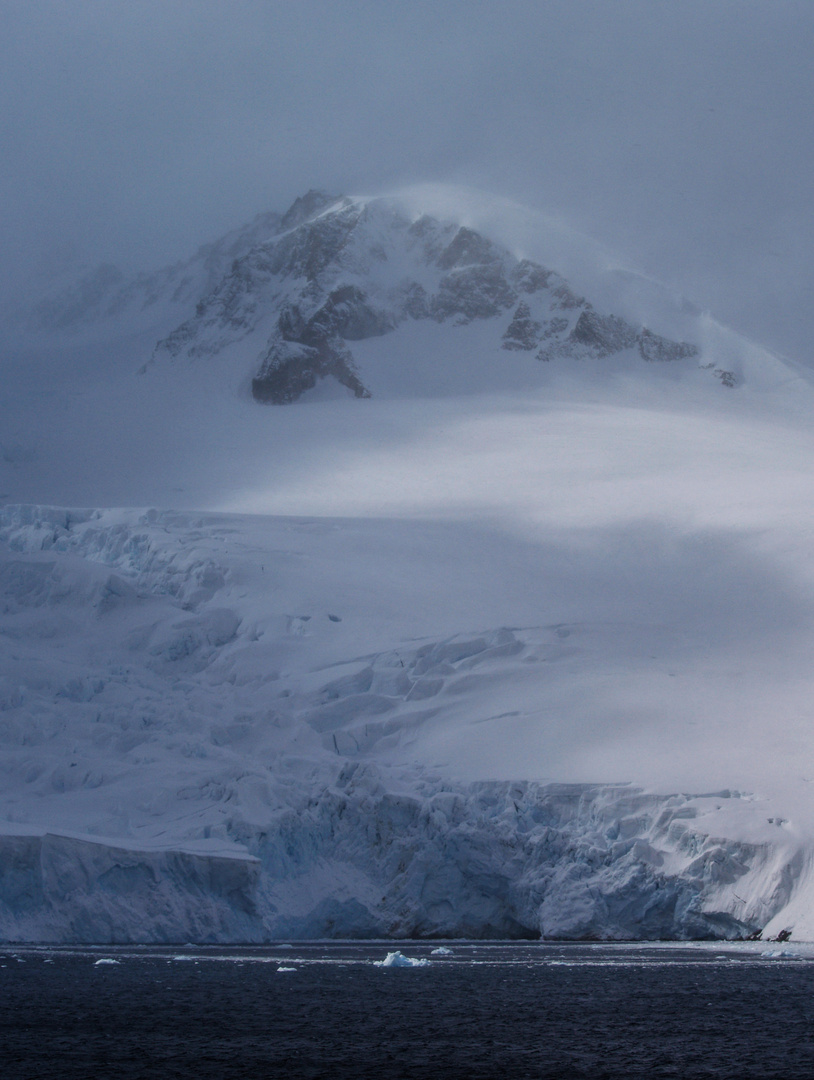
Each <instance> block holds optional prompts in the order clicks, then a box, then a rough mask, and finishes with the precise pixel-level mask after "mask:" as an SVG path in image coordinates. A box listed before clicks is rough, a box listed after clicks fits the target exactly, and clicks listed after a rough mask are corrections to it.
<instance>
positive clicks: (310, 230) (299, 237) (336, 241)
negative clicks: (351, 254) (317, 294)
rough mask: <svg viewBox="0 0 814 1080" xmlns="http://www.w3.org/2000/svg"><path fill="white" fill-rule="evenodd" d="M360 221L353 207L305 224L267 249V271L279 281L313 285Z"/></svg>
mask: <svg viewBox="0 0 814 1080" xmlns="http://www.w3.org/2000/svg"><path fill="white" fill-rule="evenodd" d="M359 217H360V211H359V210H358V209H357V208H356V207H354V206H346V207H343V208H340V209H338V210H337V211H336V213H332V214H326V215H325V216H324V217H320V218H317V219H316V220H315V221H307V222H305V223H304V224H303V225H301V226H300V227H299V228H296V229H294V230H293V231H292V232H290V233H287V234H286V235H285V236H283V237H281V239H280V240H279V241H277V242H275V243H274V244H273V245H270V250H269V268H270V270H271V273H273V274H277V275H279V276H280V277H282V278H292V277H293V278H296V277H302V278H305V279H306V280H307V281H315V280H316V279H317V277H318V276H319V275H320V274H321V273H322V271H324V270H325V269H326V268H327V267H328V266H330V265H331V264H332V263H333V262H335V260H336V259H337V258H338V257H339V255H340V254H341V252H342V250H343V248H344V247H345V245H346V244H347V242H348V240H349V239H350V236H351V234H352V233H353V230H354V229H355V228H356V225H357V224H358V221H359Z"/></svg>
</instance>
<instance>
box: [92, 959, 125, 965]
mask: <svg viewBox="0 0 814 1080" xmlns="http://www.w3.org/2000/svg"><path fill="white" fill-rule="evenodd" d="M120 963H121V960H112V959H110V958H108V957H103V958H102V959H101V960H97V961H96V963H95V964H94V965H93V966H94V967H99V966H100V965H102V964H120Z"/></svg>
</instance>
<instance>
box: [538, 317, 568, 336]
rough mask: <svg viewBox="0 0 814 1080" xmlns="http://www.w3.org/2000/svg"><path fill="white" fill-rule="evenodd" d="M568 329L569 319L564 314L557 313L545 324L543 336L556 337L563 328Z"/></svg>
mask: <svg viewBox="0 0 814 1080" xmlns="http://www.w3.org/2000/svg"><path fill="white" fill-rule="evenodd" d="M567 329H568V320H567V319H565V318H563V317H562V315H555V316H554V318H553V319H549V320H548V321H547V322H546V323H545V325H544V326H543V337H544V338H551V337H556V335H557V334H561V333H562V332H563V330H567Z"/></svg>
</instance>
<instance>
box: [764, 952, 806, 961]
mask: <svg viewBox="0 0 814 1080" xmlns="http://www.w3.org/2000/svg"><path fill="white" fill-rule="evenodd" d="M760 957H761V959H762V960H802V959H803V957H802V954H801V953H798V952H794V950H793V949H769V950H767V951H766V952H763V953H761V954H760Z"/></svg>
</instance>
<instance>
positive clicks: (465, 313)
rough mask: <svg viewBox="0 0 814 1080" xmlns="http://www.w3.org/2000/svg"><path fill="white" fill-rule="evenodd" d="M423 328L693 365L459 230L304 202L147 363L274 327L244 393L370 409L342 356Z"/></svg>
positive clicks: (551, 275)
mask: <svg viewBox="0 0 814 1080" xmlns="http://www.w3.org/2000/svg"><path fill="white" fill-rule="evenodd" d="M324 202H327V203H328V205H327V207H326V206H325V205H323V203H324ZM427 319H429V320H434V321H435V322H437V323H447V322H450V323H452V324H454V325H456V326H462V325H466V324H468V323H471V322H473V321H475V320H484V321H485V320H494V321H497V322H498V323H499V325H500V328H501V331H502V335H501V336H502V347H503V349H507V350H515V351H522V352H527V353H529V354H531V356H532V357H534V358H535V359H536V360H538V361H540V360H542V361H547V360H551V359H552V358H555V357H558V356H564V357H565V356H567V357H586V356H591V357H611V356H613V355H614V354H616V353H620V352H623V351H626V350H629V349H636V350H638V353H639V355H640V356H641V358H642V359H643V360H647V361H669V360H681V359H688V358H690V357H693V356H695V355H696V354H697V352H698V349H697V348H696V346H694V345H691V344H688V343H686V342H672V341H668V340H666V339H665V338H663V337H660V336H659V335H657V334H654V333H653V332H651V331H649V330H646V329H644V328H642V327H636V326H632V325H630V324H629V323H627V322H625V321H624V320H623V319H621V318H618V317H616V316H613V315H608V316H603V315H600V314H599V313H598V312H596V311H595V310H594V309H593V307H592V305H591V304H590V302H589V301H588V300H586V299H585V298H584V297H581V296H577V295H576V294H575V293H574V292H573V291H572V289H571V288H570V287H569V285H568V283H567V282H566V281H565V280H564V279H563V278H562V277H560V276H559V275H558V274H556V273H555V272H553V271H552V270H549V269H546V268H545V267H543V266H541V265H539V264H538V263H535V262H532V261H530V260H528V259H518V258H516V257H514V256H513V255H512V254H511V253H510V252H509V251H507V250H506V249H504V248H501V247H500V246H498V245H497V244H494V243H492V242H491V241H489V240H487V239H486V238H485V237H483V236H481V235H480V234H479V233H477V232H475V231H474V230H473V229H470V228H468V227H466V226H463V225H461V226H458V225H454V224H450V223H441V222H440V221H438V220H436V219H435V218H432V217H429V216H427V215H424V216H421V217H419V218H417V219H415V220H410V219H409V218H408V217H407V216H405V215H404V214H403V213H402V212H400V211H399V210H398V209H397V208H396V207H394V206H393V205H392V204H391V203H389V202H388V201H387V200H371V201H367V202H365V201H361V200H350V199H339V200H336V201H331V200H328V199H324V200H323V199H322V198H320V196H319V195H318V194H317V193H311V194H310V195H309V196H307V197H306V198H305V199H303V200H298V202H297V203H295V205H294V207H292V209H291V210H290V211H289V212H288V214H286V215H285V217H283V219H282V220H281V223H280V233H279V235H278V236H277V237H274V238H273V239H270V240H268V241H266V242H265V243H263V244H260V245H258V246H257V247H255V248H253V249H252V250H251V251H248V252H247V253H246V254H245V255H244V256H243V257H242V258H239V259H236V260H235V262H234V263H233V265H232V266H231V268H230V270H229V272H228V273H227V274H226V275H224V277H223V278H222V280H221V281H220V282H219V283H218V285H217V286H216V288H215V289H214V290H213V291H212V293H211V294H210V295H209V296H208V297H206V298H205V299H204V300H203V301H201V302H200V303H199V304H198V307H197V309H196V312H195V315H194V317H193V318H192V319H189V320H187V321H186V322H184V323H183V324H182V325H181V326H179V327H178V328H177V329H176V330H175V331H173V333H172V334H170V336H169V337H167V338H166V339H165V340H164V341H162V342H161V343H160V344H159V346H158V348H157V355H161V353H162V352H163V353H167V354H169V355H170V356H178V355H181V354H186V355H189V356H196V355H206V354H212V353H216V352H220V351H221V350H223V349H224V348H226V347H228V346H229V345H230V344H231V343H233V342H234V341H236V340H239V339H240V338H242V337H244V336H246V335H249V334H252V333H255V332H257V331H259V330H260V329H261V328H264V327H266V326H267V324H268V322H269V321H271V323H272V326H271V330H270V333H269V334H268V339H267V344H266V346H265V349H264V351H263V353H262V355H261V357H260V364H259V368H258V370H257V373H256V375H255V377H254V379H253V381H252V392H253V394H254V397H255V398H256V399H257V400H259V401H267V402H271V403H273V404H283V403H287V402H290V401H294V400H296V399H297V398H298V397H300V396H301V395H302V394H303V393H304V392H305V391H306V390H309V389H311V388H313V387H314V386H315V385H316V384H317V383H318V382H319V381H320V380H322V379H325V378H333V379H335V380H336V381H337V382H339V383H341V384H342V385H343V386H345V387H347V388H348V390H350V391H351V392H352V393H353V394H354V395H355V396H356V397H368V396H369V390H368V389H367V387H366V386H365V384H364V382H363V380H362V378H361V377H360V374H359V371H358V368H357V365H356V363H355V361H354V357H353V352H352V349H351V347H350V346H349V345H348V343H349V342H355V341H362V340H365V339H367V338H371V337H379V336H382V335H384V334H388V333H391V332H392V331H394V330H396V329H397V328H398V327H399V326H400V325H401V324H403V323H405V322H406V321H408V320H427Z"/></svg>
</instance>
